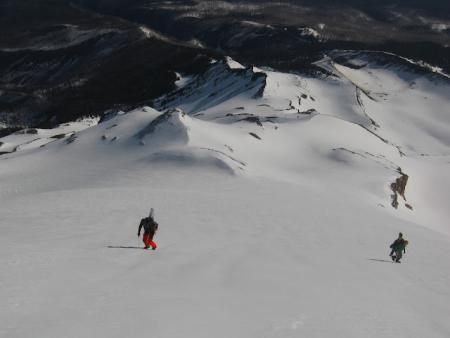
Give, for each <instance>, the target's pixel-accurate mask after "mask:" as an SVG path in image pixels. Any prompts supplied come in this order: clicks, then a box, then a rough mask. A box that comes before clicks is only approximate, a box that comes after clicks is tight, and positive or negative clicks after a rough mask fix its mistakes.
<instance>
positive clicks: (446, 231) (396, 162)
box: [0, 59, 450, 338]
mask: <svg viewBox="0 0 450 338" xmlns="http://www.w3.org/2000/svg"><path fill="white" fill-rule="evenodd" d="M228 63H231V67H229V66H228V67H227V66H226V65H225V64H215V65H212V66H211V70H210V71H209V72H208V73H207V74H206V76H204V77H202V78H193V79H185V80H186V81H182V82H181V83H182V84H180V90H181V92H175V93H172V94H171V95H168V96H167V97H164V98H161V100H160V101H159V102H156V103H155V106H156V107H157V108H160V111H157V110H155V109H152V108H149V107H143V108H139V109H136V110H134V111H131V112H128V113H120V114H117V115H116V116H112V117H111V118H110V119H108V120H105V121H103V122H102V123H99V124H96V121H93V123H88V124H86V123H85V124H83V123H81V122H78V123H73V124H68V125H65V126H60V127H59V128H57V129H56V130H50V131H49V130H38V133H37V134H21V133H17V134H15V135H11V136H8V137H6V138H3V139H0V142H2V143H1V144H0V151H2V149H3V151H4V152H5V153H7V154H3V155H2V156H0V206H1V207H0V208H1V209H0V210H1V217H0V299H1V300H2V306H1V307H0V320H1V323H2V325H1V326H0V337H5V338H6V337H8V338H9V337H13V338H15V337H20V338H23V337H25V338H26V337H45V338H52V337H95V338H97V337H108V338H111V337H137V336H152V337H158V338H177V337H183V338H186V337H195V338H203V337H204V338H209V337H215V338H222V337H227V338H229V337H239V338H240V337H242V338H252V337H255V338H260V337H267V338H269V337H273V338H286V337H333V338H340V337H342V338H353V337H355V338H356V337H358V338H359V337H396V338H397V337H438V338H439V337H442V338H444V337H449V336H450V322H449V321H448V318H449V316H450V289H449V285H450V263H449V261H448V258H449V257H450V228H449V227H448V221H447V220H448V217H449V215H450V214H449V211H448V210H447V204H448V201H449V197H450V195H449V194H450V193H449V191H450V189H449V186H450V177H449V171H448V162H449V157H448V154H449V151H448V150H449V147H448V145H449V138H448V135H450V134H448V133H447V134H446V133H445V132H443V130H448V124H449V117H448V114H446V113H445V111H444V110H442V109H441V108H442V105H444V106H445V104H447V105H448V102H449V97H450V96H449V95H448V93H449V91H448V87H445V86H444V85H442V84H441V83H437V84H436V83H434V82H432V81H431V80H430V81H429V80H426V79H425V78H424V79H423V82H421V81H418V80H417V81H416V82H415V84H414V85H413V86H411V83H409V82H408V81H406V80H404V78H400V76H399V73H396V70H392V69H386V68H377V67H376V66H373V65H371V66H367V67H362V68H360V69H357V70H355V69H353V68H349V67H346V66H345V65H337V64H332V63H328V64H326V65H323V66H324V67H330V69H331V71H333V72H336V74H337V75H335V76H334V77H330V78H325V79H310V78H302V77H300V76H296V75H288V74H280V73H275V72H270V71H264V72H263V71H260V70H258V71H257V72H258V73H259V74H256V75H255V72H254V70H250V69H245V68H242V67H239V65H237V64H236V63H234V61H232V60H231V59H229V60H228ZM377 78H378V79H379V78H390V79H391V82H389V81H381V82H382V83H383V84H384V85H385V87H383V93H378V92H375V91H376V89H374V88H377V86H378V87H379V85H380V83H379V82H377V81H378V80H377ZM366 82H367V84H366ZM408 83H409V84H408ZM368 84H370V85H368ZM398 88H401V89H398ZM433 88H439V90H436V91H434V90H432V89H433ZM397 89H398V90H397ZM364 93H366V94H364ZM374 93H375V94H374ZM377 93H378V94H380V95H381V94H382V95H381V96H380V97H378V96H376V95H378V94H377ZM384 94H386V95H387V96H386V95H384ZM419 94H424V95H425V96H427V97H428V99H427V100H428V101H427V102H428V110H425V108H424V105H425V104H424V103H423V102H422V101H421V100H422V99H423V95H422V97H421V96H420V95H419ZM364 95H366V96H364ZM208 97H209V99H208ZM370 97H372V98H370ZM398 102H403V105H402V106H400V105H399V104H398ZM408 102H409V103H408ZM407 104H408V106H407ZM175 107H180V108H181V109H183V110H184V112H183V111H182V110H172V108H175ZM166 109H168V111H167V112H165V111H166ZM164 112H165V113H164ZM408 112H409V115H408ZM425 113H426V114H425ZM425 115H426V116H428V119H426V118H425V117H424V116H425ZM408 116H409V117H410V119H408ZM402 120H405V121H407V122H405V123H404V124H402V123H401V121H402ZM94 122H95V123H94ZM61 128H63V129H64V130H63V131H61ZM411 133H414V137H413V138H411V137H408V134H411ZM61 134H63V135H62V136H58V137H57V138H53V136H55V135H61ZM399 168H400V169H401V170H400V169H399ZM403 173H406V174H408V175H409V180H408V183H407V185H406V191H405V198H403V197H402V196H400V195H399V196H398V202H399V205H398V208H397V209H395V208H394V207H393V206H392V205H391V204H392V195H393V194H394V192H393V191H392V190H391V187H390V185H391V184H392V183H393V182H395V181H396V179H398V178H399V177H401V175H402V174H403ZM407 203H409V204H411V205H412V210H410V209H409V208H408V207H407V205H406V204H407ZM150 207H153V208H155V212H156V219H157V221H158V222H159V224H160V230H159V232H158V233H157V235H156V238H155V241H156V242H157V243H158V245H159V247H158V249H157V250H156V251H146V250H143V249H142V246H143V245H142V242H141V241H140V240H138V238H137V227H138V224H139V221H140V218H141V217H144V216H146V215H147V214H148V212H149V209H150ZM399 231H401V232H403V233H404V235H405V237H406V238H407V239H408V240H409V241H410V245H409V246H408V247H407V253H406V255H405V257H404V259H403V261H402V263H401V264H396V263H392V261H391V260H390V257H389V256H388V254H389V245H390V244H391V243H392V241H393V240H394V239H395V238H396V236H397V234H398V232H399Z"/></svg>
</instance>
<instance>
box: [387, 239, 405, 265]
mask: <svg viewBox="0 0 450 338" xmlns="http://www.w3.org/2000/svg"><path fill="white" fill-rule="evenodd" d="M407 245H408V241H407V240H406V239H404V238H403V234H402V233H401V232H400V233H399V234H398V238H397V239H396V240H395V241H394V243H392V244H391V246H390V248H391V249H392V250H391V253H390V254H389V256H391V258H392V260H393V261H394V262H397V263H400V259H402V256H403V253H406V246H407Z"/></svg>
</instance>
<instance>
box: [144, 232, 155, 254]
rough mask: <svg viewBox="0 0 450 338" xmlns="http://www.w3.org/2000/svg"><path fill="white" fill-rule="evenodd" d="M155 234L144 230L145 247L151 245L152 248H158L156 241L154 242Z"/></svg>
mask: <svg viewBox="0 0 450 338" xmlns="http://www.w3.org/2000/svg"><path fill="white" fill-rule="evenodd" d="M153 235H154V234H152V233H150V232H144V236H143V237H142V241H143V242H144V245H145V248H146V249H148V247H149V246H151V247H152V250H155V249H156V248H157V246H156V243H155V242H153Z"/></svg>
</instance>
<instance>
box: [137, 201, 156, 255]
mask: <svg viewBox="0 0 450 338" xmlns="http://www.w3.org/2000/svg"><path fill="white" fill-rule="evenodd" d="M142 228H144V235H143V237H142V241H143V242H144V245H145V249H148V248H149V247H152V250H156V248H157V245H156V243H155V242H153V236H155V232H156V231H157V230H158V223H156V222H155V219H154V218H153V208H152V209H151V210H150V215H149V216H148V217H145V218H143V219H141V222H140V223H139V229H138V237H140V236H141V229H142Z"/></svg>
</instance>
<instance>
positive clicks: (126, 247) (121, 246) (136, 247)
mask: <svg viewBox="0 0 450 338" xmlns="http://www.w3.org/2000/svg"><path fill="white" fill-rule="evenodd" d="M107 248H109V249H141V250H148V249H146V248H144V247H140V246H123V245H108V246H107Z"/></svg>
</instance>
